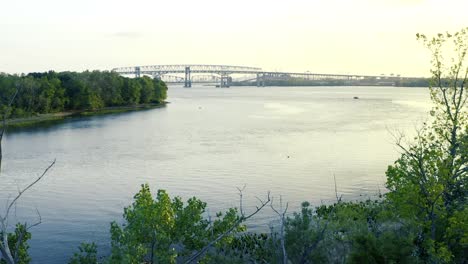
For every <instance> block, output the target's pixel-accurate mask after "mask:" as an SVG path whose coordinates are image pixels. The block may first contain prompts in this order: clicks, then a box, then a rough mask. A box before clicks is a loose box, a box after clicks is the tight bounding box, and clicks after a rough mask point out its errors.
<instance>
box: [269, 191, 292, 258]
mask: <svg viewBox="0 0 468 264" xmlns="http://www.w3.org/2000/svg"><path fill="white" fill-rule="evenodd" d="M288 205H289V203H286V207H285V208H284V210H283V197H282V196H281V195H280V204H279V206H280V209H279V211H278V210H277V209H276V208H275V207H274V206H273V197H272V198H271V203H270V207H271V209H272V210H273V211H274V212H275V213H276V214H277V215H278V216H279V217H280V233H279V235H280V242H281V250H282V251H283V264H287V263H288V254H287V252H286V242H285V238H284V236H285V234H284V227H285V225H286V212H287V211H288Z"/></svg>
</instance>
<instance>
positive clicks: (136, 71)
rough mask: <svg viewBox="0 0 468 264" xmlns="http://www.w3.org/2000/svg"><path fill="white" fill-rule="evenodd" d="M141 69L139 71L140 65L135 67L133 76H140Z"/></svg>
mask: <svg viewBox="0 0 468 264" xmlns="http://www.w3.org/2000/svg"><path fill="white" fill-rule="evenodd" d="M140 73H141V71H140V67H138V66H137V67H135V78H139V77H140V76H141V74H140Z"/></svg>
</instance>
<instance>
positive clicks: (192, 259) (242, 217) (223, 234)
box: [184, 186, 271, 264]
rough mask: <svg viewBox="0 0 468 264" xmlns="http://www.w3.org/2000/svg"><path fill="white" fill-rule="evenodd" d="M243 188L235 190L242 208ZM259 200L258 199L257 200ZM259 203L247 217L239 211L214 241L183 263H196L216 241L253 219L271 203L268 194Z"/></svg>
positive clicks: (241, 210)
mask: <svg viewBox="0 0 468 264" xmlns="http://www.w3.org/2000/svg"><path fill="white" fill-rule="evenodd" d="M244 188H245V186H244V187H243V188H242V189H240V188H237V190H239V197H240V199H241V202H240V205H241V206H242V197H243V193H242V192H243V190H244ZM257 199H259V198H257ZM259 200H260V201H261V204H260V206H257V207H256V210H255V211H254V212H252V213H251V214H249V215H247V216H246V215H245V214H244V211H243V209H242V208H240V209H239V211H240V214H241V215H240V217H239V219H238V220H237V221H236V222H235V223H234V224H233V225H232V226H231V227H230V228H229V229H228V230H227V231H226V232H224V233H222V234H220V235H219V236H218V237H216V239H214V240H212V241H211V242H209V243H208V244H207V245H206V246H205V247H203V248H202V249H201V250H200V251H198V252H197V253H195V254H193V255H192V256H191V257H190V258H188V259H187V260H186V261H185V262H184V263H185V264H188V263H193V262H194V261H196V260H197V259H198V258H199V257H201V256H202V255H203V254H205V252H206V251H207V250H208V249H209V248H211V247H212V246H213V245H214V244H216V243H217V242H218V241H220V240H221V239H222V238H223V237H225V236H227V235H229V234H230V233H231V232H232V231H233V230H234V229H236V228H237V227H238V226H239V225H240V224H241V223H242V222H245V221H247V220H248V219H250V218H251V217H253V216H254V215H256V214H257V213H258V212H260V210H262V209H263V207H265V206H266V205H267V204H268V203H269V202H270V201H271V198H270V192H268V193H267V200H266V201H262V200H261V199H259Z"/></svg>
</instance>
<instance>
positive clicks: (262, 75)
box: [112, 64, 404, 87]
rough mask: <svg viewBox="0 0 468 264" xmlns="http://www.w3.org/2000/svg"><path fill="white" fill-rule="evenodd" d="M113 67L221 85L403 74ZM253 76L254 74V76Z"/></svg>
mask: <svg viewBox="0 0 468 264" xmlns="http://www.w3.org/2000/svg"><path fill="white" fill-rule="evenodd" d="M112 71H114V72H117V73H119V74H121V75H130V76H135V77H140V76H142V75H149V76H152V77H153V78H159V79H162V78H163V77H164V78H165V79H167V80H168V82H174V83H183V84H184V87H192V83H218V85H217V86H218V87H229V86H230V85H231V83H232V81H233V79H232V75H241V76H244V79H243V80H241V81H240V82H255V83H256V85H257V86H265V81H267V80H291V79H300V80H316V81H320V80H323V81H330V80H344V81H353V80H374V81H375V80H381V81H382V82H387V83H390V82H391V81H394V80H397V79H398V80H399V79H403V78H404V77H400V76H393V75H390V76H383V75H380V76H374V75H356V74H323V73H310V72H305V73H298V72H272V71H263V70H262V69H261V68H256V67H245V66H231V65H203V64H177V65H148V66H133V67H120V68H114V69H112ZM192 74H198V75H192ZM200 74H201V75H200ZM178 75H179V76H178ZM180 75H181V76H180ZM249 76H250V78H249ZM252 76H254V77H253V78H252ZM246 77H247V78H246Z"/></svg>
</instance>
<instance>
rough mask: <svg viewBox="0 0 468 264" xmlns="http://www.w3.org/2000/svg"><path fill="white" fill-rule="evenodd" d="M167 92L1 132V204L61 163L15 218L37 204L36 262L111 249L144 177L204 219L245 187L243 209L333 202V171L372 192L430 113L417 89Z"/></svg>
mask: <svg viewBox="0 0 468 264" xmlns="http://www.w3.org/2000/svg"><path fill="white" fill-rule="evenodd" d="M355 96H357V97H359V99H353V97H355ZM168 97H169V98H168V101H169V102H170V104H168V105H167V106H166V107H164V108H159V109H152V110H144V111H136V112H129V113H120V114H112V115H103V116H94V117H85V118H74V119H67V120H65V121H63V122H60V123H59V124H56V125H53V126H37V127H34V128H29V129H21V130H14V131H11V132H10V133H7V134H6V138H5V141H4V163H3V166H4V168H3V172H2V175H1V176H0V204H1V205H2V206H3V205H4V204H5V199H7V198H8V197H12V196H13V195H15V192H16V190H17V188H18V186H20V187H24V186H25V185H26V184H27V183H28V182H30V181H32V180H33V179H34V178H35V177H37V175H38V174H39V173H40V172H41V171H42V170H43V169H44V168H45V167H47V166H48V164H49V163H50V162H51V161H53V160H54V159H56V160H57V162H56V165H55V166H54V167H53V168H52V169H51V171H50V172H49V173H48V174H47V175H46V177H45V178H44V179H43V180H42V181H41V182H39V183H38V184H37V185H36V186H34V187H33V188H32V189H31V190H30V191H29V192H27V193H25V195H24V196H23V197H22V199H21V201H20V203H19V204H18V206H17V208H16V210H15V214H14V216H13V217H12V219H11V221H12V222H15V221H22V222H24V221H28V222H29V223H32V222H34V221H35V220H36V219H37V214H36V208H37V209H38V210H39V212H40V215H41V217H42V224H41V225H39V226H37V227H35V228H34V229H32V230H31V232H32V236H33V238H32V239H31V241H30V246H31V249H30V254H31V256H32V259H33V261H32V263H64V262H66V261H67V260H68V259H69V257H70V256H71V255H72V252H74V251H76V249H77V246H78V245H79V244H80V243H81V242H91V241H95V242H96V243H97V244H98V249H99V251H100V252H101V253H102V254H106V253H108V252H109V248H110V242H109V241H110V235H109V227H110V224H109V223H110V222H111V221H113V220H116V221H118V222H121V221H122V213H123V208H124V207H125V206H128V205H129V204H130V203H131V202H132V197H133V195H134V194H135V193H136V192H137V191H138V189H139V187H140V184H142V183H149V184H150V186H151V188H152V190H154V191H156V190H157V189H166V190H167V191H168V192H169V194H170V195H179V196H181V197H183V198H188V197H191V196H197V197H198V198H201V199H202V200H204V201H206V202H207V203H208V208H209V212H210V214H211V215H214V214H215V212H216V211H218V210H222V209H226V208H228V207H232V206H237V205H238V194H237V189H236V187H242V186H244V184H245V185H246V188H245V191H244V197H245V201H244V203H245V204H246V210H247V211H248V210H250V209H251V208H252V206H255V203H256V199H255V196H259V197H262V196H265V195H266V193H267V191H271V194H272V196H274V197H276V198H277V197H279V195H282V197H283V200H284V201H288V202H289V205H290V206H289V208H290V212H292V211H294V210H297V209H298V208H299V206H300V203H301V202H302V201H305V200H307V201H310V202H311V203H313V204H320V203H322V202H323V203H326V202H330V201H332V200H333V199H334V198H335V191H334V177H335V178H336V183H337V190H338V194H339V195H343V199H345V200H354V199H365V198H366V197H375V195H377V194H378V193H379V192H385V187H384V183H385V170H386V168H387V166H388V165H390V164H391V163H392V162H393V161H394V160H395V159H396V158H397V157H398V155H399V154H398V149H397V148H396V147H395V144H394V142H395V141H394V138H393V136H392V134H395V132H396V131H401V132H404V133H405V134H406V135H408V136H410V135H412V134H413V133H414V130H415V128H417V127H418V126H419V125H421V124H422V122H424V121H425V120H426V118H427V117H428V115H427V112H428V110H429V109H430V100H429V93H428V90H427V89H424V88H395V87H263V88H262V87H232V88H228V89H227V88H223V89H220V88H214V87H207V86H194V87H192V88H190V89H187V88H182V87H177V86H170V87H169V91H168ZM0 208H3V207H1V206H0ZM273 219H275V218H274V214H273V212H272V210H271V209H270V208H265V210H264V211H263V212H262V213H261V214H259V215H258V216H257V217H256V218H255V220H254V221H252V222H251V223H249V226H250V227H251V229H252V230H266V229H267V226H268V224H269V223H270V222H271V221H272V220H273Z"/></svg>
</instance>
